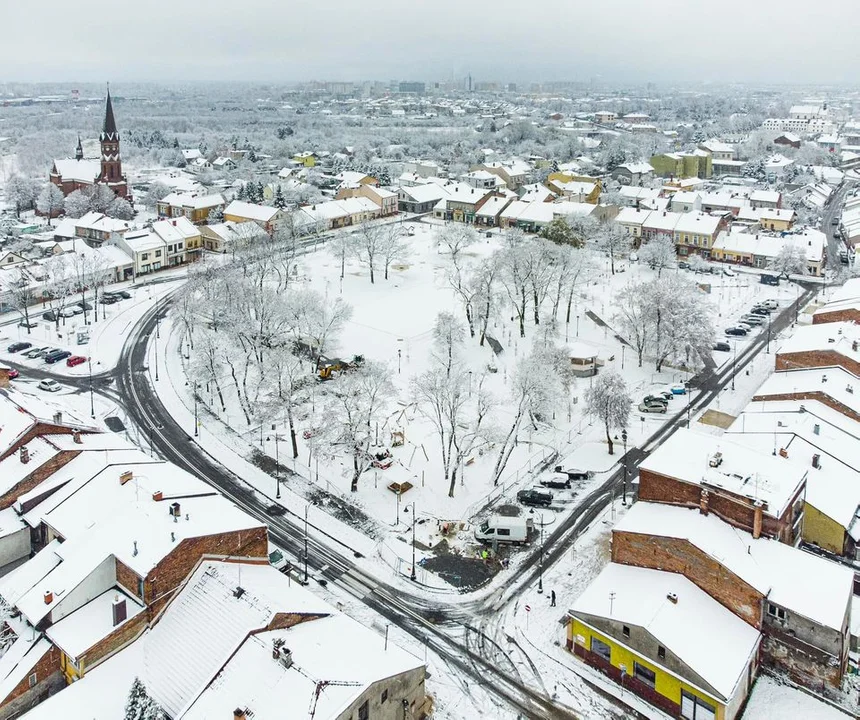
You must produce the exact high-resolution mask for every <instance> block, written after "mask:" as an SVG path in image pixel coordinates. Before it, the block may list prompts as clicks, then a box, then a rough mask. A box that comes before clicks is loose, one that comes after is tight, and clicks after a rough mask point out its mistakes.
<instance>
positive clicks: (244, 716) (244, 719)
mask: <svg viewBox="0 0 860 720" xmlns="http://www.w3.org/2000/svg"><path fill="white" fill-rule="evenodd" d="M233 720H248V711H247V710H243V709H242V708H236V709H235V710H234V711H233Z"/></svg>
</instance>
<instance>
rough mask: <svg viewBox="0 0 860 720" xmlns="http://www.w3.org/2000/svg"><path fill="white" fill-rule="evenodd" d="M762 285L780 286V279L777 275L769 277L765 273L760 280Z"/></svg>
mask: <svg viewBox="0 0 860 720" xmlns="http://www.w3.org/2000/svg"><path fill="white" fill-rule="evenodd" d="M759 282H760V283H761V284H762V285H779V277H778V276H777V275H768V274H766V273H763V274H762V275H761V277H760V278H759Z"/></svg>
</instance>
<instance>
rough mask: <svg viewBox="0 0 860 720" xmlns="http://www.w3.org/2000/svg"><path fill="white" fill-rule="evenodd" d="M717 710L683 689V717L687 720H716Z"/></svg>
mask: <svg viewBox="0 0 860 720" xmlns="http://www.w3.org/2000/svg"><path fill="white" fill-rule="evenodd" d="M716 716H717V708H716V706H714V705H711V704H710V703H707V702H705V701H704V700H702V699H701V698H700V697H696V696H695V695H693V694H692V693H688V692H687V691H686V690H684V689H683V688H682V689H681V717H682V718H685V720H714V718H715V717H716Z"/></svg>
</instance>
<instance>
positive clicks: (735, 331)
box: [726, 327, 747, 337]
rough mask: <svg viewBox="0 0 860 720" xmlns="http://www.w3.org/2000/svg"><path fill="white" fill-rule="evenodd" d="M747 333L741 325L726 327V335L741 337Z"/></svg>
mask: <svg viewBox="0 0 860 720" xmlns="http://www.w3.org/2000/svg"><path fill="white" fill-rule="evenodd" d="M746 334H747V331H746V329H745V328H742V327H727V328H726V335H737V336H738V337H742V336H744V335H746Z"/></svg>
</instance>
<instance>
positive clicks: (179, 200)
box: [158, 192, 224, 210]
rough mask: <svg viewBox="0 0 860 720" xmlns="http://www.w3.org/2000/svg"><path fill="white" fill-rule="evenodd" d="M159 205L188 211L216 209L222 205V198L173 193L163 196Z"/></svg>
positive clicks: (210, 195)
mask: <svg viewBox="0 0 860 720" xmlns="http://www.w3.org/2000/svg"><path fill="white" fill-rule="evenodd" d="M158 202H159V203H163V204H165V205H171V206H174V207H181V208H188V209H190V210H203V209H205V208H212V207H217V206H218V205H223V204H224V198H223V197H221V195H220V194H219V193H210V194H208V195H201V194H198V193H190V192H185V193H180V192H174V193H170V194H169V195H165V196H164V197H163V198H161V200H159V201H158Z"/></svg>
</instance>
